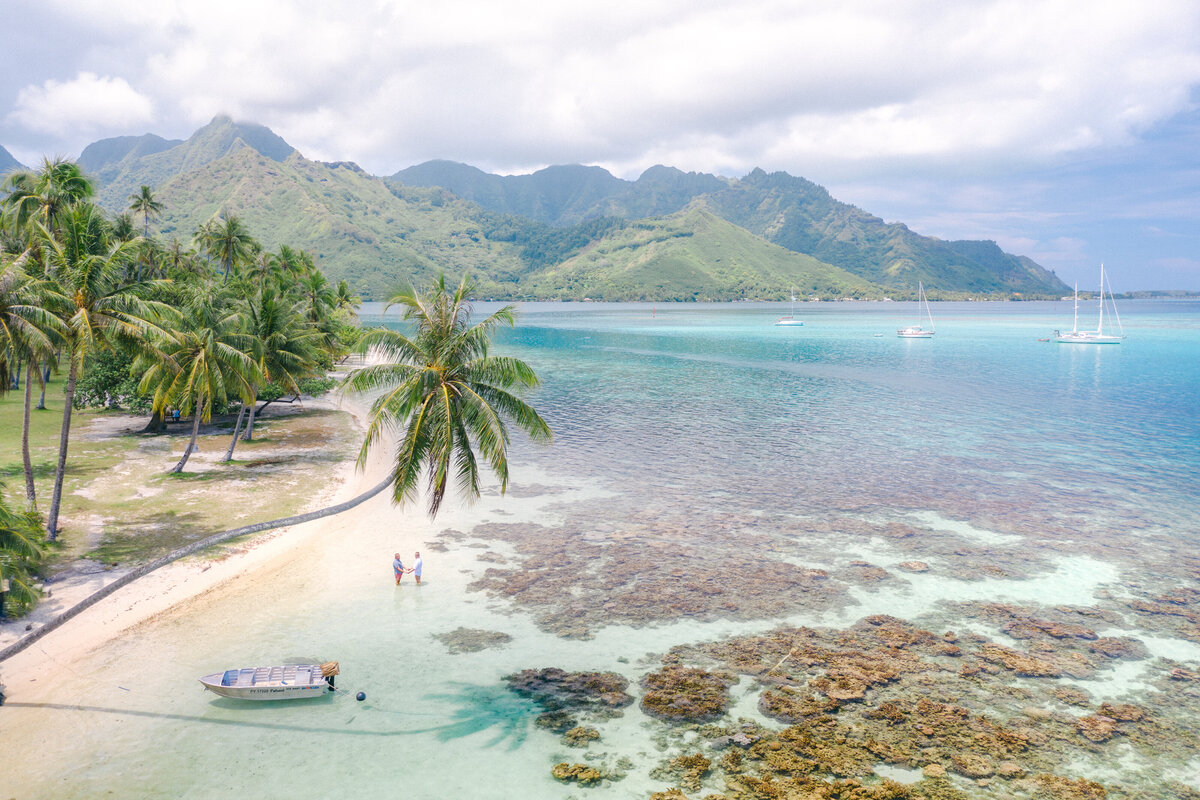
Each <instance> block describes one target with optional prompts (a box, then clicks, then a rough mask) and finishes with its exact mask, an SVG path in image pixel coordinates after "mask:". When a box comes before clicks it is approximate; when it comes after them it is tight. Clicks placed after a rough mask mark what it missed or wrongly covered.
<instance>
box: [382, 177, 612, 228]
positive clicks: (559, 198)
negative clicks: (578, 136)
mask: <svg viewBox="0 0 1200 800" xmlns="http://www.w3.org/2000/svg"><path fill="white" fill-rule="evenodd" d="M388 182H389V183H391V184H392V185H397V184H398V185H402V186H426V187H431V186H440V187H442V188H443V189H447V190H449V191H451V192H453V193H454V194H455V195H457V196H458V197H461V198H462V199H464V200H469V201H471V202H472V203H477V204H479V205H480V206H483V207H484V208H486V209H489V210H491V211H497V212H499V213H501V214H512V215H514V216H518V217H525V218H526V219H531V220H534V221H535V222H544V223H548V224H551V225H566V224H571V223H576V222H582V221H583V220H584V219H587V218H590V217H596V216H601V214H599V213H596V212H595V209H596V208H597V206H598V205H600V204H601V203H602V202H603V201H604V200H605V199H606V198H607V197H609V196H611V195H612V194H614V193H615V192H618V191H619V190H620V189H621V188H622V187H623V186H624V185H625V181H623V180H621V179H620V178H616V177H613V175H612V174H611V173H609V172H608V170H605V169H601V168H600V167H583V166H579V165H577V164H576V165H571V166H558V167H547V168H546V169H542V170H538V171H537V172H534V173H533V174H531V175H511V176H500V175H490V174H488V173H486V172H484V171H483V170H480V169H477V168H475V167H472V166H468V165H466V164H459V163H456V162H453V161H427V162H425V163H424V164H418V165H417V166H415V167H409V168H408V169H402V170H400V171H399V172H397V173H396V174H395V175H393V176H391V178H389V179H388Z"/></svg>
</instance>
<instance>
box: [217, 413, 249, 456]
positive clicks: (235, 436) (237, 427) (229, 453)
mask: <svg viewBox="0 0 1200 800" xmlns="http://www.w3.org/2000/svg"><path fill="white" fill-rule="evenodd" d="M245 415H246V401H245V400H243V401H242V407H241V408H239V409H238V418H237V424H236V425H234V426H233V438H232V439H230V440H229V449H228V450H226V451H225V457H224V458H223V459H221V461H223V462H229V461H233V448H235V447H237V440H238V433H240V432H241V430H242V418H243V417H244V416H245Z"/></svg>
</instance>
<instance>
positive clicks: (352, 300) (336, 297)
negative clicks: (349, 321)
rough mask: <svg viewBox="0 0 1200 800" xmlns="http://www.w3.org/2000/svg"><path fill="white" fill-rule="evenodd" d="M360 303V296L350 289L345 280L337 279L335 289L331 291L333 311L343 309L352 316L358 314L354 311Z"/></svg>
mask: <svg viewBox="0 0 1200 800" xmlns="http://www.w3.org/2000/svg"><path fill="white" fill-rule="evenodd" d="M361 305H362V298H361V297H359V296H358V295H356V294H355V293H354V292H352V291H351V290H350V284H349V283H347V282H346V281H338V284H337V289H335V290H334V292H333V308H334V310H335V311H345V312H346V313H347V314H350V315H352V316H355V317H356V316H358V315H357V313H356V311H357V309H358V307H359V306H361Z"/></svg>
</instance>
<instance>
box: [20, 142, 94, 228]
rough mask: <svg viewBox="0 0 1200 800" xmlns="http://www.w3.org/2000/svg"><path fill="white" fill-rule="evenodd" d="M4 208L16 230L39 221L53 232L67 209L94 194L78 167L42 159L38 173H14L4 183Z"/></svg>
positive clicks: (68, 162)
mask: <svg viewBox="0 0 1200 800" xmlns="http://www.w3.org/2000/svg"><path fill="white" fill-rule="evenodd" d="M4 191H5V192H6V195H5V198H4V206H5V210H6V212H7V213H8V214H9V216H10V218H11V222H12V225H13V226H14V228H21V227H24V226H25V225H26V224H27V223H29V222H31V221H33V220H37V221H38V222H41V223H42V224H43V225H44V226H46V227H47V228H50V229H51V230H53V229H54V228H55V224H56V222H57V220H58V216H59V214H60V213H62V211H63V210H64V209H66V208H67V206H69V205H71V204H73V203H77V202H79V201H81V200H86V199H88V198H89V197H91V196H92V194H93V193H94V192H95V188H94V187H93V186H92V182H91V181H90V180H89V179H88V177H87V176H86V175H84V174H83V170H82V169H80V167H79V165H78V164H76V163H74V162H73V161H66V160H64V159H61V158H56V159H54V160H50V159H48V158H47V159H43V160H42V168H41V169H40V170H38V171H37V172H29V171H21V172H14V173H11V174H10V175H9V176H8V177H7V178H6V179H5V182H4Z"/></svg>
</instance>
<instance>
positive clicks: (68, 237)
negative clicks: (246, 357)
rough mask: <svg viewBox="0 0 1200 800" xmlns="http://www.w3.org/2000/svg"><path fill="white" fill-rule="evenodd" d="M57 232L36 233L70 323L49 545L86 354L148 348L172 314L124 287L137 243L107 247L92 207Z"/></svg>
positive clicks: (76, 207)
mask: <svg viewBox="0 0 1200 800" xmlns="http://www.w3.org/2000/svg"><path fill="white" fill-rule="evenodd" d="M58 226H59V230H58V231H57V233H54V232H51V231H50V229H48V228H47V227H46V226H45V225H43V224H42V223H41V222H37V223H35V226H34V227H35V230H36V231H37V236H38V239H39V246H40V247H41V248H42V251H43V253H44V257H45V260H46V266H47V272H48V274H49V277H50V278H51V279H53V281H54V282H55V284H57V286H58V290H59V293H60V294H61V295H63V296H64V297H65V298H66V299H67V302H66V304H65V305H64V307H63V308H62V309H61V310H60V312H59V313H60V316H61V318H62V320H63V322H65V323H66V328H67V332H66V344H67V348H66V349H67V382H66V385H65V387H64V394H63V424H62V433H61V434H60V437H59V445H58V461H57V464H56V466H55V470H54V490H53V493H52V494H51V497H50V512H49V516H48V518H47V523H46V528H47V533H48V534H49V536H50V539H51V541H53V540H54V539H56V538H57V536H58V512H59V505H60V503H61V501H62V485H63V477H64V475H65V474H66V464H67V444H68V441H69V438H70V433H71V409H72V406H73V403H74V399H75V386H76V382H77V381H78V378H79V371H80V369H82V366H83V363H84V359H85V358H86V356H87V354H88V352H90V351H91V350H94V349H96V348H102V347H109V346H111V345H112V344H113V343H116V342H118V341H124V342H143V343H147V340H146V338H145V334H146V333H147V332H148V331H154V332H159V333H165V331H162V329H161V327H160V326H159V324H158V320H160V319H164V318H170V317H171V316H172V315H173V313H174V312H173V311H172V310H171V309H170V308H169V307H167V306H165V305H163V304H161V303H151V302H148V301H145V300H143V299H142V298H141V297H140V294H141V291H142V290H144V289H145V288H146V287H145V286H144V285H138V284H134V285H129V284H126V283H124V282H123V280H122V276H123V275H124V273H125V271H126V269H127V267H128V265H129V263H130V262H131V260H132V259H134V258H136V256H137V252H138V247H137V244H136V243H135V242H116V243H113V244H110V243H109V240H108V235H107V233H108V232H107V225H106V223H105V221H104V217H103V215H102V213H101V212H100V210H99V209H98V208H96V207H95V206H93V205H92V204H91V203H86V202H84V203H74V204H71V205H69V206H67V207H66V208H65V209H63V210H62V211H61V212H60V217H59V221H58Z"/></svg>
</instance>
